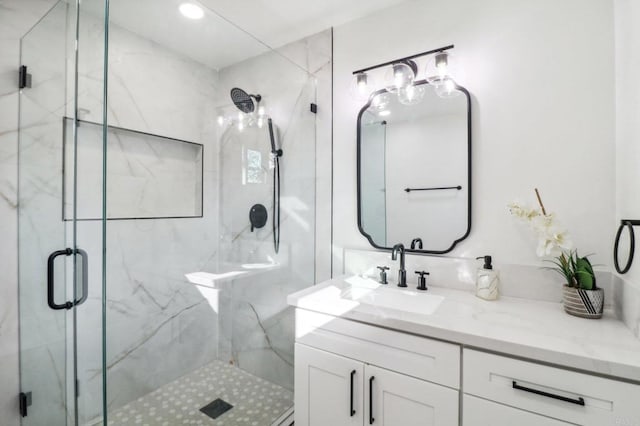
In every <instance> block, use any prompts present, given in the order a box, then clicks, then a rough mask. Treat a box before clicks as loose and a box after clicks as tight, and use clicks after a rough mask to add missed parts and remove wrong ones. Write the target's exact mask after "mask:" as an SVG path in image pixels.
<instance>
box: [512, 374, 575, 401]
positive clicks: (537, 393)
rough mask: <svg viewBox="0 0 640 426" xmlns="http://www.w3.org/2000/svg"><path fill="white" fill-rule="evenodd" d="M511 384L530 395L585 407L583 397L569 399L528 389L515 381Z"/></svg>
mask: <svg viewBox="0 0 640 426" xmlns="http://www.w3.org/2000/svg"><path fill="white" fill-rule="evenodd" d="M511 384H512V386H513V388H514V389H517V390H521V391H525V392H530V393H533V394H536V395H541V396H546V397H547V398H553V399H558V400H560V401H564V402H570V403H571V404H576V405H582V406H584V398H582V397H579V398H577V399H573V398H568V397H566V396H562V395H556V394H554V393H549V392H545V391H541V390H538V389H532V388H528V387H526V386H522V385H519V384H518V383H517V382H516V381H515V380H513V381H512V382H511Z"/></svg>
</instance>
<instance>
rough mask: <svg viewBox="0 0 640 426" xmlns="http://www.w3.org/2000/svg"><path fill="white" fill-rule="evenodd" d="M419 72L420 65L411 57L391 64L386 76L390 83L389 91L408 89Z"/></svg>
mask: <svg viewBox="0 0 640 426" xmlns="http://www.w3.org/2000/svg"><path fill="white" fill-rule="evenodd" d="M417 74H418V65H417V64H416V63H415V62H413V61H412V60H410V59H407V60H403V61H399V62H396V63H395V64H393V65H391V69H390V70H389V73H388V74H387V77H386V78H385V81H386V82H388V83H390V84H389V86H388V87H387V90H389V91H392V92H393V91H396V90H401V89H406V88H407V87H409V86H411V85H412V84H413V81H414V80H415V79H416V75H417Z"/></svg>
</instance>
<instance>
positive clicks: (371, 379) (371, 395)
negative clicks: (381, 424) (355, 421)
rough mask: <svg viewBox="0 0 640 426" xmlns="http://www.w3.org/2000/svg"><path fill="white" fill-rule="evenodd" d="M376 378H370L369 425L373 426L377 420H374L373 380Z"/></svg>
mask: <svg viewBox="0 0 640 426" xmlns="http://www.w3.org/2000/svg"><path fill="white" fill-rule="evenodd" d="M374 379H375V377H374V376H371V377H369V424H370V425H372V424H373V422H375V421H376V419H374V418H373V380H374Z"/></svg>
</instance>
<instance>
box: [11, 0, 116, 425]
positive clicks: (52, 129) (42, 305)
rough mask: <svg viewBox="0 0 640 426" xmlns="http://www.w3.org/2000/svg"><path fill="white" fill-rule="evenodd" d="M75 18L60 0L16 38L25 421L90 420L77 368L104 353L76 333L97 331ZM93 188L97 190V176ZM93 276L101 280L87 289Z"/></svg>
mask: <svg viewBox="0 0 640 426" xmlns="http://www.w3.org/2000/svg"><path fill="white" fill-rule="evenodd" d="M78 22H79V21H78V15H77V13H76V9H75V7H74V5H73V4H70V3H68V2H66V1H60V2H58V3H57V4H56V5H55V6H54V7H53V8H52V9H50V11H49V12H48V13H47V14H46V15H45V16H44V17H42V18H41V20H40V21H39V22H38V23H37V24H36V25H35V26H34V27H33V28H32V29H31V30H30V31H29V32H28V33H27V34H26V35H24V36H23V38H22V39H21V46H20V47H21V50H20V65H21V68H22V70H23V75H24V78H21V90H20V110H19V111H20V112H19V129H18V130H19V147H18V152H19V154H18V268H19V304H20V388H21V389H20V391H21V393H20V411H21V415H22V425H29V426H30V425H34V426H39V425H48V426H49V425H50V426H57V425H78V424H86V423H87V422H88V420H89V417H88V416H87V415H85V414H84V411H87V408H86V407H85V406H86V405H87V404H86V402H85V401H86V400H87V398H88V397H89V395H87V393H88V392H87V390H88V386H85V385H84V384H83V383H81V381H82V380H83V377H86V376H87V374H85V375H84V376H82V374H80V373H82V372H84V371H85V370H86V368H85V366H86V365H87V361H86V360H87V359H97V360H100V361H101V359H102V357H101V350H100V344H99V340H100V339H99V337H96V340H97V345H96V344H95V343H96V342H95V341H92V342H91V344H92V347H91V350H90V352H91V354H89V351H88V350H85V348H86V346H87V344H86V343H82V344H80V343H81V342H80V339H79V338H78V336H79V330H82V329H84V328H86V327H87V325H88V324H91V325H92V326H93V331H92V333H93V334H95V335H96V336H99V335H100V331H101V327H100V318H101V317H100V308H99V306H100V301H101V297H100V292H99V290H100V288H99V281H100V280H99V275H98V276H96V272H98V273H99V271H100V269H99V268H100V265H101V262H100V259H101V247H100V242H101V233H100V230H101V228H100V221H98V222H97V224H96V225H95V226H93V227H94V228H95V229H96V230H97V232H90V231H91V229H89V228H87V227H82V228H80V222H79V221H78V220H76V216H77V215H76V210H77V207H76V206H77V202H76V201H77V200H76V196H75V195H76V193H77V183H78V180H79V179H81V177H79V176H78V173H77V172H78V162H79V159H78V158H77V157H76V153H77V147H78V143H79V142H82V141H79V140H78V137H77V133H78V132H77V128H78V127H77V123H78V121H77V111H80V107H79V103H78V82H79V81H80V80H79V79H78V66H77V64H80V62H78V61H77V49H76V46H78V45H79V43H78V41H79V40H78V34H79V33H76V29H77V24H78ZM98 22H99V21H98ZM98 65H99V64H98ZM25 67H26V68H25ZM100 83H101V81H100ZM22 86H24V87H22ZM98 93H99V92H98ZM98 98H99V96H98ZM97 109H98V108H96V110H97ZM101 159H102V157H101V153H97V155H96V164H94V165H93V166H92V167H94V168H96V169H100V166H101V161H99V160H101ZM94 189H95V191H98V192H100V191H102V190H103V188H102V183H101V182H97V185H96V187H95V188H94ZM81 237H82V238H81ZM96 268H98V269H97V270H96ZM90 272H91V274H90ZM90 275H91V277H90ZM91 278H93V279H91ZM96 278H98V279H96ZM90 281H94V282H95V281H98V283H92V284H91V285H92V286H94V287H93V288H91V289H89V283H90ZM96 284H97V285H98V287H97V288H96V287H95V285H96ZM96 290H97V291H96ZM89 300H91V301H90V302H89ZM96 305H97V306H98V307H97V309H96ZM85 334H88V333H85ZM96 364H97V365H96V369H94V371H93V373H94V375H97V376H98V380H101V365H102V364H101V362H97V363H96ZM96 371H97V373H96ZM99 389H100V388H99ZM90 399H96V400H97V403H95V404H93V405H97V409H96V410H93V411H92V413H93V412H96V416H97V415H99V414H100V413H101V408H102V399H101V398H100V393H99V392H98V395H95V394H94V395H92V396H91V398H90Z"/></svg>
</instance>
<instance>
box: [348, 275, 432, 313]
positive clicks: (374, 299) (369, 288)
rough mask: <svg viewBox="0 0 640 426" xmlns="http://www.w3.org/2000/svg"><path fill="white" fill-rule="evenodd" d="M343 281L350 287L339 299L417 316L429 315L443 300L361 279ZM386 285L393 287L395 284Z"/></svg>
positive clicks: (419, 292)
mask: <svg viewBox="0 0 640 426" xmlns="http://www.w3.org/2000/svg"><path fill="white" fill-rule="evenodd" d="M345 281H347V282H348V283H349V284H351V286H350V287H349V288H346V289H344V290H343V291H342V292H341V293H340V297H341V298H342V299H345V300H350V301H354V302H358V303H361V304H363V305H371V306H375V307H380V308H387V309H395V310H398V311H403V312H411V313H414V314H419V315H431V314H432V313H434V312H435V311H436V309H438V307H439V306H440V304H441V303H442V301H443V300H444V297H442V296H437V295H432V294H429V293H426V292H422V291H413V290H401V289H399V288H397V287H388V286H386V285H381V284H378V283H376V282H375V281H373V280H369V279H365V278H361V277H352V278H347V279H346V280H345ZM388 285H389V286H395V284H388Z"/></svg>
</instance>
